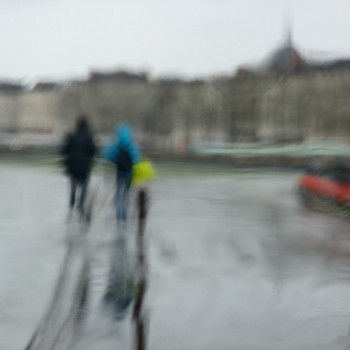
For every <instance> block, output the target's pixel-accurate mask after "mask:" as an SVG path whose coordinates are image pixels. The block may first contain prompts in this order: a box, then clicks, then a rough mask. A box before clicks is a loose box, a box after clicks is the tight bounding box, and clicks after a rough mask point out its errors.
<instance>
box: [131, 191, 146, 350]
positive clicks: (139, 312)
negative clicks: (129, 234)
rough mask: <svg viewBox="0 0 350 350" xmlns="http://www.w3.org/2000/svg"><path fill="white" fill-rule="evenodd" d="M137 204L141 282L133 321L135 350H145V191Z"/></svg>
mask: <svg viewBox="0 0 350 350" xmlns="http://www.w3.org/2000/svg"><path fill="white" fill-rule="evenodd" d="M137 204H138V210H139V215H138V234H137V255H138V269H139V281H138V284H137V287H138V288H137V298H136V301H135V305H134V312H133V320H134V322H135V350H145V349H146V317H145V312H144V299H145V295H146V290H147V261H146V253H145V242H144V234H145V226H146V217H147V193H146V190H145V189H141V190H140V191H139V193H138V196H137Z"/></svg>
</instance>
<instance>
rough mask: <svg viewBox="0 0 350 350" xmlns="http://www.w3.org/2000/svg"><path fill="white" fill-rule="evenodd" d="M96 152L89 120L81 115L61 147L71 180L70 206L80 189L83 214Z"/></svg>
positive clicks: (80, 203) (79, 207) (72, 204)
mask: <svg viewBox="0 0 350 350" xmlns="http://www.w3.org/2000/svg"><path fill="white" fill-rule="evenodd" d="M95 152H96V147H95V143H94V140H93V136H92V133H91V132H90V130H89V126H88V122H87V120H86V118H85V117H84V116H81V117H80V118H79V119H78V121H77V124H76V129H75V131H74V132H73V133H71V134H68V135H67V136H66V139H65V141H64V144H63V146H62V149H61V154H62V156H63V157H64V160H63V165H64V167H65V170H66V173H67V175H68V176H69V177H70V181H71V191H70V200H69V207H70V209H71V210H72V209H73V207H74V205H75V202H76V200H75V199H76V194H77V192H78V190H79V192H80V198H79V203H78V209H79V211H80V213H81V214H83V208H84V201H85V196H86V191H87V185H88V181H89V176H90V171H91V166H92V161H93V157H94V155H95Z"/></svg>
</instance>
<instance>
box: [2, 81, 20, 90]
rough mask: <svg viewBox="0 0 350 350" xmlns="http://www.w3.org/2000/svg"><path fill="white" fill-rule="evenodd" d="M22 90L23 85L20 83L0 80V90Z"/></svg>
mask: <svg viewBox="0 0 350 350" xmlns="http://www.w3.org/2000/svg"><path fill="white" fill-rule="evenodd" d="M23 90H24V86H23V85H21V84H15V83H11V82H0V92H5V93H6V92H11V93H13V92H20V91H23Z"/></svg>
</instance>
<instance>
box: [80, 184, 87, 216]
mask: <svg viewBox="0 0 350 350" xmlns="http://www.w3.org/2000/svg"><path fill="white" fill-rule="evenodd" d="M79 185H80V198H79V210H80V211H81V212H82V211H83V209H84V204H85V198H86V191H87V187H88V177H85V178H84V179H81V181H80V183H79Z"/></svg>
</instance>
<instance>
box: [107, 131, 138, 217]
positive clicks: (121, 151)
mask: <svg viewBox="0 0 350 350" xmlns="http://www.w3.org/2000/svg"><path fill="white" fill-rule="evenodd" d="M101 156H102V158H103V159H106V160H108V161H110V162H112V163H114V164H115V165H116V170H117V192H116V208H117V219H118V220H122V221H124V222H125V221H126V219H127V211H128V205H129V189H130V185H131V179H132V167H133V165H134V164H136V163H138V162H139V161H140V153H139V150H138V147H137V145H136V143H135V142H134V141H133V137H132V130H131V128H130V127H129V126H127V125H125V124H122V125H120V126H117V127H116V130H115V134H114V137H113V139H112V140H111V141H110V142H109V143H108V144H107V146H106V147H105V148H104V149H103V150H102V154H101Z"/></svg>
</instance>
